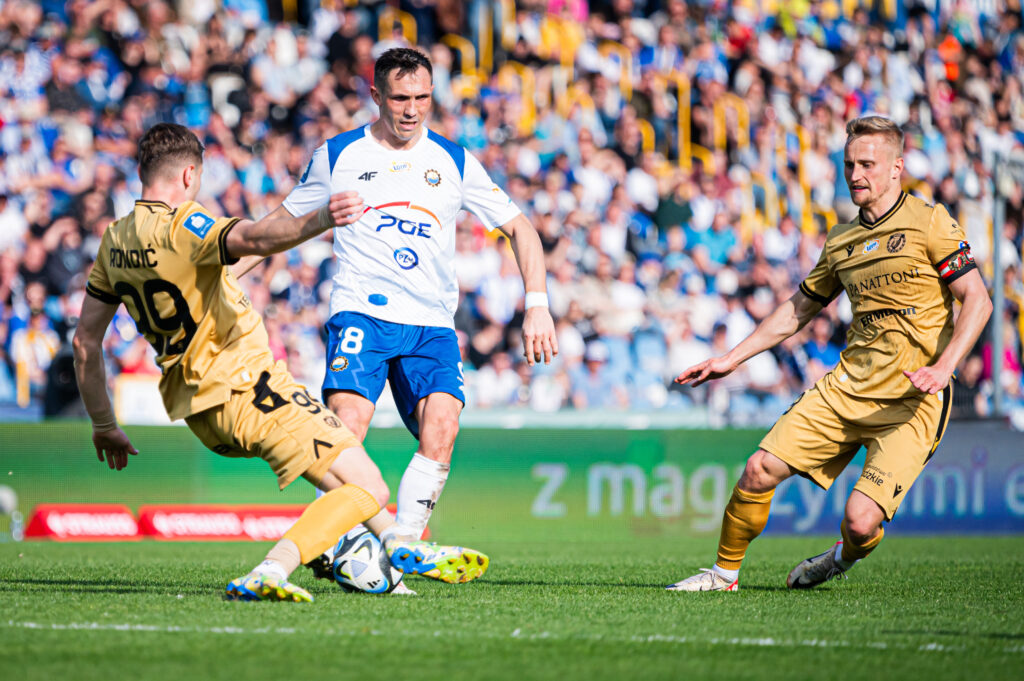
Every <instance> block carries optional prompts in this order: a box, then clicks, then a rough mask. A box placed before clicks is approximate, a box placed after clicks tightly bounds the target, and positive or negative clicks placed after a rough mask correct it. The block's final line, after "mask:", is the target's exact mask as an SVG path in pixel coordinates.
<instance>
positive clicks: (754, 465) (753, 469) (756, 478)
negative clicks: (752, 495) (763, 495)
mask: <svg viewBox="0 0 1024 681" xmlns="http://www.w3.org/2000/svg"><path fill="white" fill-rule="evenodd" d="M763 454H764V453H763V452H762V451H761V450H758V451H756V452H754V454H752V455H751V457H750V458H749V459H747V465H746V466H745V467H744V468H743V475H742V476H740V481H739V487H740V489H742V490H744V491H747V492H767V491H768V490H770V489H774V488H775V486H776V485H777V484H778V483H777V482H776V480H775V476H774V475H772V473H771V471H769V470H768V468H767V467H766V462H765V459H764V455H763Z"/></svg>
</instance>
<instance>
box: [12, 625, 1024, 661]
mask: <svg viewBox="0 0 1024 681" xmlns="http://www.w3.org/2000/svg"><path fill="white" fill-rule="evenodd" d="M0 628H8V629H33V630H37V631H128V632H142V633H160V634H227V635H241V636H250V635H253V634H272V635H276V636H288V635H293V634H306V633H308V632H307V631H306V630H300V629H296V628H294V627H275V628H272V627H262V628H256V629H247V628H244V627H179V626H168V625H156V624H128V623H103V622H67V623H61V622H50V623H45V622H19V621H15V620H7V622H0ZM318 633H321V634H329V635H332V636H352V637H355V636H390V635H392V632H388V631H378V630H375V629H360V630H356V631H345V630H331V629H319V630H318ZM403 635H405V636H408V635H409V632H407V633H406V634H403ZM421 635H425V636H427V637H430V638H437V637H440V636H444V637H446V638H448V637H450V636H451V633H450V632H441V631H434V632H421ZM465 638H489V639H513V640H517V641H582V642H603V643H624V644H635V643H663V644H669V645H690V646H702V645H703V646H726V647H753V648H849V649H858V648H870V649H872V650H901V651H913V652H922V653H950V652H963V651H966V650H969V648H968V647H967V646H964V645H957V646H950V645H947V644H945V643H937V642H930V643H920V644H914V643H901V642H894V641H868V642H853V641H843V640H829V639H785V638H773V637H760V638H749V637H728V638H720V637H709V638H700V637H695V636H671V635H667V634H649V635H647V636H638V635H634V636H603V635H601V634H557V633H552V632H550V631H541V632H535V633H524V632H523V631H522V629H514V630H513V631H512V632H511V633H510V634H506V635H502V634H473V635H472V636H465ZM992 652H997V653H998V652H1002V653H1008V654H1015V655H1020V654H1024V646H1020V645H1015V646H1006V647H1004V648H1002V649H1001V650H999V649H996V650H992Z"/></svg>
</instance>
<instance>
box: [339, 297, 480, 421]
mask: <svg viewBox="0 0 1024 681" xmlns="http://www.w3.org/2000/svg"><path fill="white" fill-rule="evenodd" d="M385 381H390V382H391V393H392V394H393V395H394V396H395V404H396V405H398V413H399V414H401V416H402V421H404V422H405V427H406V428H408V429H409V432H410V433H412V434H413V436H414V437H416V438H417V439H418V438H419V436H420V434H419V424H417V423H416V418H415V413H414V412H415V409H416V404H417V403H418V402H419V401H420V400H421V399H423V398H424V397H426V396H427V395H430V394H431V393H448V394H449V395H453V396H454V397H456V398H458V399H459V400H461V401H462V403H463V404H465V403H466V397H465V395H464V394H463V384H464V380H463V376H462V356H461V355H460V354H459V341H458V339H456V337H455V331H453V330H452V329H446V328H444V327H440V326H414V325H412V324H396V323H394V322H385V321H383V320H380V319H376V318H374V317H371V316H369V315H365V314H362V313H361V312H339V313H337V314H336V315H334V316H333V317H331V319H330V320H329V321H328V322H327V371H326V374H325V376H324V387H323V393H324V400H325V401H326V399H327V394H328V393H329V392H331V391H334V390H347V391H350V392H354V393H358V394H359V395H362V396H363V397H365V398H366V399H368V400H370V401H371V402H374V403H376V402H377V398H378V397H380V394H381V392H382V391H383V390H384V382H385Z"/></svg>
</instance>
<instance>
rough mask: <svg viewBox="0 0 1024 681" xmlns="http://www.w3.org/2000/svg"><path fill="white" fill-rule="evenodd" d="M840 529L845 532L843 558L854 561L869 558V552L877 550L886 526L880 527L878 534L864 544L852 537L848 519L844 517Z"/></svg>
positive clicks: (849, 561)
mask: <svg viewBox="0 0 1024 681" xmlns="http://www.w3.org/2000/svg"><path fill="white" fill-rule="evenodd" d="M839 531H840V532H842V533H843V553H842V556H843V560H844V561H846V562H848V563H852V562H853V561H855V560H860V559H861V558H867V557H868V554H869V553H871V552H872V551H874V550H875V547H876V546H878V544H879V543H880V542H881V541H882V537H884V536H885V528H884V527H880V528H878V534H876V535H875V536H874V537H872V538H871V539H869V540H868V541H867V542H865V543H864V544H857V543H855V542H854V541H853V539H851V538H850V532H849V530H847V528H846V519H845V518H843V522H842V523H840V525H839Z"/></svg>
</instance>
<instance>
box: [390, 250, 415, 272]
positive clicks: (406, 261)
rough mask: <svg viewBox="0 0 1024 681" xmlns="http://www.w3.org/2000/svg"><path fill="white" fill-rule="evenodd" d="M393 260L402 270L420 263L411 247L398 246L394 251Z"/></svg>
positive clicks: (409, 268)
mask: <svg viewBox="0 0 1024 681" xmlns="http://www.w3.org/2000/svg"><path fill="white" fill-rule="evenodd" d="M394 257H395V262H397V263H398V266H399V267H401V268H402V269H403V270H411V269H412V268H414V267H416V265H419V264H420V258H419V256H418V255H416V251H414V250H412V249H411V248H399V249H398V250H396V251H395V256H394Z"/></svg>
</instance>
